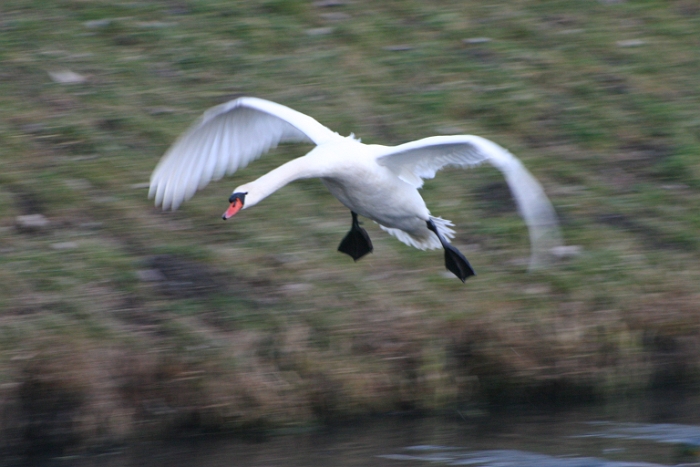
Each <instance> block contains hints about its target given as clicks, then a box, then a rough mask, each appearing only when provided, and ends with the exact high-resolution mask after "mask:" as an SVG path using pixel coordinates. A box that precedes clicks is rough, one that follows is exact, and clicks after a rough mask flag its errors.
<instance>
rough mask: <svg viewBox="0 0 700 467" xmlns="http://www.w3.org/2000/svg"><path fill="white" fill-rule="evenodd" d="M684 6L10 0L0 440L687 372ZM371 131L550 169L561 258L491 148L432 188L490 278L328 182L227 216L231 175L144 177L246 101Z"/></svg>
mask: <svg viewBox="0 0 700 467" xmlns="http://www.w3.org/2000/svg"><path fill="white" fill-rule="evenodd" d="M699 72H700V5H699V4H698V3H697V2H696V1H695V0H667V1H661V0H634V1H633V0H628V1H621V0H618V1H615V0H600V1H595V0H586V1H580V0H520V1H506V0H502V1H492V2H482V1H476V0H474V1H472V0H459V1H457V0H454V1H451V0H439V1H434V2H424V1H422V0H402V1H399V0H395V1H391V0H389V1H383V2H374V1H370V0H320V1H315V2H314V1H309V0H267V1H260V2H243V1H221V0H198V1H187V0H158V1H155V0H153V1H139V0H55V1H53V2H44V1H39V0H14V1H12V2H3V3H2V4H0V183H1V185H0V261H1V262H2V267H1V268H0V307H1V309H2V312H1V314H0V403H1V404H0V405H1V406H2V423H1V428H2V430H3V433H4V435H3V437H2V439H3V445H4V446H5V447H6V448H7V449H14V450H17V449H19V450H28V449H35V448H37V447H41V448H44V449H48V450H54V451H56V452H66V450H68V451H70V450H76V449H82V448H84V447H86V446H97V445H103V444H109V443H113V442H121V441H124V440H127V441H128V440H129V439H133V438H134V437H136V436H142V435H143V434H145V433H147V434H148V435H149V436H156V437H157V436H166V435H170V434H173V433H178V432H186V433H190V432H201V431H227V432H232V433H240V434H249V433H251V432H260V431H265V430H268V429H272V428H290V427H299V426H308V425H313V424H318V423H326V422H333V421H337V420H343V419H347V418H352V417H358V416H364V415H368V414H377V413H391V412H396V411H402V412H403V411H414V412H418V413H421V412H431V411H440V410H447V409H450V408H454V407H464V406H468V405H472V404H481V405H482V406H484V404H486V405H488V404H495V405H500V404H506V403H528V404H540V403H544V404H550V403H566V402H580V401H596V400H604V399H606V398H613V397H624V396H629V395H633V394H639V393H642V392H643V391H646V390H648V389H650V388H664V387H675V388H678V387H682V388H687V389H691V390H692V389H695V388H696V387H697V383H698V378H697V377H698V374H699V373H698V370H699V369H700V323H699V320H700V307H699V305H698V302H699V299H700V238H699V236H698V230H699V229H700V205H699V204H700V203H699V199H700V163H698V154H700V111H699V110H698V109H699V108H700V80H698V76H699ZM241 95H251V96H257V97H263V98H267V99H270V100H273V101H276V102H279V103H282V104H285V105H288V106H290V107H292V108H295V109H297V110H299V111H302V112H305V113H307V114H309V115H311V116H313V117H315V118H316V119H318V120H319V121H320V122H322V123H323V124H325V125H327V126H329V127H330V128H332V129H333V130H335V131H338V132H339V133H341V134H343V135H347V134H349V133H350V132H354V133H355V134H356V135H357V136H358V137H361V138H362V140H363V142H365V143H378V144H389V145H390V144H399V143H403V142H406V141H409V140H413V139H418V138H422V137H427V136H432V135H436V134H462V133H463V134H477V135H481V136H484V137H487V138H490V139H492V140H494V141H496V142H498V143H499V144H501V145H503V146H505V147H507V148H509V149H510V150H511V151H512V152H513V153H514V154H515V155H517V156H518V157H520V158H521V159H522V161H523V162H524V164H525V165H526V166H527V167H528V168H529V169H530V170H531V171H532V173H533V174H534V175H535V176H536V177H537V178H538V179H539V180H540V181H541V183H542V184H543V186H544V188H545V191H546V192H547V193H548V195H549V196H550V198H551V200H552V202H553V204H554V205H555V208H556V209H557V212H558V214H559V216H560V219H561V222H562V227H563V233H564V237H565V241H566V242H567V244H568V245H570V246H572V248H571V249H570V250H568V253H569V254H568V255H566V256H567V257H566V258H563V259H562V260H561V261H560V262H559V263H558V264H557V265H555V266H554V267H553V268H551V269H548V270H545V271H538V272H534V273H527V271H526V265H527V259H528V255H529V250H528V247H529V245H528V239H527V230H526V228H525V226H524V224H523V223H522V221H521V219H520V218H519V216H518V215H517V213H516V212H515V209H514V206H513V204H512V201H511V200H510V195H509V193H508V190H507V186H506V185H505V182H504V181H503V179H502V177H501V175H500V174H499V173H498V172H497V171H496V170H495V169H492V168H489V167H483V168H479V169H476V170H472V171H463V170H448V171H444V172H442V173H441V174H439V176H438V178H436V179H435V180H432V181H429V182H428V183H427V184H426V186H425V188H424V190H423V194H424V197H425V199H426V201H427V203H428V206H429V207H430V209H431V210H432V211H433V213H434V214H436V215H440V216H443V217H445V218H447V219H451V220H452V221H454V223H455V224H456V226H457V229H458V236H457V238H456V240H455V243H456V245H457V246H458V247H460V249H461V250H462V251H463V252H464V253H465V254H466V256H467V257H468V258H469V259H470V261H471V262H472V264H473V265H474V267H475V269H476V270H477V272H478V273H479V275H478V276H477V277H474V278H472V279H470V280H469V281H467V283H466V285H463V284H462V283H461V282H460V281H459V280H457V279H456V278H455V277H454V276H452V275H451V274H450V273H448V272H447V271H445V270H444V267H443V259H442V253H441V252H435V251H433V252H422V251H418V250H415V249H411V248H409V247H407V246H405V245H403V244H401V243H399V242H397V241H396V240H395V239H393V238H391V237H389V236H388V235H386V234H384V233H383V232H381V231H380V230H379V228H378V227H377V226H376V225H373V224H371V223H366V224H365V227H366V228H367V229H368V231H369V233H370V236H371V237H372V240H373V242H374V245H375V251H374V254H373V255H369V256H368V257H365V258H363V259H362V260H361V261H359V262H358V263H353V262H352V261H351V260H350V259H349V258H348V257H347V256H345V255H342V254H340V253H338V252H337V251H336V248H337V245H338V243H339V242H340V240H341V239H342V237H343V236H344V235H345V233H346V231H347V229H348V227H349V225H350V220H349V219H350V217H349V215H348V212H347V209H345V208H344V207H343V206H341V205H340V203H338V202H337V201H336V200H335V199H334V198H333V197H332V196H331V195H330V194H328V193H327V192H326V190H325V189H324V188H323V186H322V185H321V184H320V182H318V181H317V180H310V181H301V182H296V183H294V184H292V185H289V186H287V187H286V188H284V189H283V190H281V191H280V192H278V193H276V194H275V195H273V196H272V197H270V198H268V199H267V200H265V201H264V202H263V203H261V204H260V205H259V206H256V207H255V209H251V210H249V211H246V212H244V213H243V214H241V215H240V216H237V217H236V218H235V219H234V220H232V221H230V222H226V223H224V222H222V221H221V219H220V215H221V212H223V210H224V209H225V208H226V207H227V198H228V196H229V194H230V192H231V190H232V189H233V187H234V186H236V185H239V184H241V183H244V182H247V181H250V180H252V179H254V178H256V177H258V176H260V175H261V174H263V173H265V172H266V171H268V170H270V169H272V168H274V167H276V166H277V165H279V164H281V163H283V162H284V161H286V160H289V159H290V158H292V157H297V156H300V155H302V154H304V152H305V151H307V150H308V149H309V148H308V147H281V148H279V149H277V150H276V151H274V152H273V153H270V154H269V155H268V156H266V157H264V158H263V159H261V160H260V161H258V162H256V163H254V164H253V165H251V166H250V167H249V168H248V169H246V170H245V171H241V172H239V173H237V174H235V176H234V177H233V178H229V179H225V180H223V181H221V182H218V183H214V184H211V185H210V186H208V187H207V188H206V189H205V190H203V191H202V192H200V193H199V194H198V195H197V196H196V197H195V198H194V199H193V200H192V201H190V202H189V203H187V204H186V205H185V206H184V207H183V208H181V209H180V210H179V211H177V212H175V213H170V212H168V213H163V212H161V211H159V210H156V209H155V208H154V207H153V206H152V203H151V202H150V201H149V200H148V199H147V198H146V193H147V182H148V179H149V176H150V172H151V170H152V169H153V167H154V166H155V164H156V163H157V161H158V160H159V158H160V156H161V155H162V154H163V152H164V151H165V150H166V149H167V147H168V146H169V144H170V143H172V142H173V140H174V139H175V138H176V137H177V136H178V135H179V134H180V133H181V132H182V131H184V130H185V129H186V128H187V126H188V125H189V124H190V123H191V122H192V121H193V120H194V119H195V118H196V117H197V116H198V115H199V114H200V113H201V112H203V111H204V110H205V109H206V108H208V107H210V106H212V105H215V104H218V103H221V102H224V101H226V100H229V99H232V98H235V97H238V96H241Z"/></svg>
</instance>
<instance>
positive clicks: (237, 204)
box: [221, 198, 243, 220]
mask: <svg viewBox="0 0 700 467" xmlns="http://www.w3.org/2000/svg"><path fill="white" fill-rule="evenodd" d="M241 208H243V201H241V200H240V199H238V198H236V199H234V200H233V202H232V203H231V206H229V207H228V209H227V210H226V212H225V213H224V215H223V216H221V218H222V219H223V220H226V219H228V218H229V217H231V216H233V215H234V214H236V213H237V212H238V211H240V210H241Z"/></svg>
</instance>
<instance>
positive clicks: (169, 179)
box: [149, 97, 560, 280]
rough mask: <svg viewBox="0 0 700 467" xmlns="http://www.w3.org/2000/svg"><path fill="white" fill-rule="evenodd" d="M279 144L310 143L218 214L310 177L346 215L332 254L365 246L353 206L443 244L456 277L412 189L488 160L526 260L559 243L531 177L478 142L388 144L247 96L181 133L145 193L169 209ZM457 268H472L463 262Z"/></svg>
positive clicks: (417, 243) (400, 232) (422, 240)
mask: <svg viewBox="0 0 700 467" xmlns="http://www.w3.org/2000/svg"><path fill="white" fill-rule="evenodd" d="M284 142H309V143H314V144H316V147H315V148H314V149H313V150H311V151H310V152H309V153H308V154H306V155H305V156H303V157H299V158H297V159H294V160H291V161H289V162H287V163H286V164H283V165H281V166H280V167H278V168H276V169H274V170H272V171H270V172H268V173H267V174H265V175H263V176H262V177H260V178H258V179H257V180H254V181H252V182H250V183H247V184H245V185H241V186H239V187H238V188H236V189H235V190H234V191H233V195H232V196H231V198H230V201H231V207H230V208H229V210H228V211H227V213H226V214H225V215H224V218H228V217H230V216H231V215H233V214H235V213H236V212H238V210H240V209H246V208H249V207H251V206H254V205H256V204H257V203H259V202H260V201H262V200H263V199H265V198H266V197H268V196H269V195H271V194H272V193H274V192H275V191H277V190H279V189H280V188H282V187H283V186H285V185H286V184H288V183H290V182H292V181H294V180H298V179H302V178H320V179H321V181H322V182H323V184H324V185H325V186H326V187H327V188H328V190H329V191H330V192H331V193H332V194H333V195H334V196H335V197H336V198H337V199H338V200H339V201H340V202H341V203H343V204H344V205H345V206H346V207H348V208H349V209H350V211H351V212H352V213H353V228H352V229H351V231H350V233H349V234H348V236H349V237H352V238H350V240H348V238H347V237H346V239H345V240H344V241H343V243H342V244H341V248H340V250H341V251H343V252H345V253H348V254H350V255H351V256H353V258H355V259H358V258H359V257H361V256H362V255H364V254H365V253H367V252H369V251H372V246H371V242H370V241H369V236H367V234H366V232H365V231H364V229H362V228H361V227H359V224H357V222H356V215H355V213H357V214H359V215H361V216H364V217H367V218H369V219H371V220H373V221H375V222H377V223H378V224H380V226H381V227H382V228H383V229H384V230H386V231H387V232H389V233H390V234H392V235H394V236H395V237H397V238H398V239H399V240H400V241H402V242H404V243H406V244H408V245H411V246H414V247H416V248H420V249H423V250H425V249H433V248H440V247H444V248H445V251H446V262H447V263H448V268H449V269H450V270H452V271H453V272H455V274H456V275H458V277H460V279H462V280H464V279H466V277H463V275H464V274H461V273H458V272H457V271H455V270H454V269H453V268H452V267H450V264H449V263H450V260H448V258H447V256H448V255H457V257H454V258H452V259H453V260H456V261H457V262H458V263H461V262H462V260H463V261H464V262H466V258H464V257H463V256H462V255H461V253H459V252H458V251H457V250H456V249H455V248H454V247H452V246H451V245H449V242H448V240H447V238H452V237H453V236H454V231H453V230H452V229H450V226H451V225H452V223H451V222H449V221H446V220H443V219H440V218H435V217H432V216H431V215H430V211H429V210H428V208H427V206H426V205H425V202H424V201H423V198H422V197H421V196H420V194H419V192H418V189H419V188H420V187H421V186H422V185H423V179H428V178H433V177H434V176H435V173H436V172H437V171H438V170H440V169H441V168H443V167H445V166H461V167H470V166H474V165H478V164H481V163H483V162H489V163H491V164H492V165H494V166H495V167H496V168H498V169H499V170H501V172H502V173H503V174H504V176H505V177H506V180H507V182H508V184H509V186H510V188H511V190H512V192H513V194H514V198H515V200H516V202H517V205H518V208H519V210H520V213H521V215H522V216H523V217H524V219H525V221H526V223H527V225H528V227H529V229H530V240H531V246H532V257H531V262H530V264H531V266H538V265H540V264H541V263H542V262H543V260H544V259H545V257H546V255H547V253H548V251H549V250H550V249H551V248H552V247H555V246H558V245H559V244H560V237H559V230H558V227H557V220H556V214H555V213H554V210H553V208H552V206H551V204H550V202H549V200H548V199H547V196H546V195H545V194H544V191H543V190H542V188H541V186H540V185H539V183H538V182H537V181H536V180H535V179H534V178H533V177H532V175H530V173H529V172H528V171H527V169H525V168H524V167H523V165H522V164H521V163H520V161H519V160H518V159H516V158H515V157H514V156H513V155H512V154H510V153H509V152H508V151H506V150H505V149H503V148H502V147H500V146H498V145H497V144H495V143H493V142H491V141H489V140H487V139H484V138H481V137H479V136H470V135H458V136H436V137H431V138H424V139H421V140H417V141H413V142H410V143H406V144H402V145H399V146H395V147H388V146H381V145H366V144H362V143H361V142H360V141H358V140H356V139H355V138H354V137H353V136H352V135H351V136H349V137H342V136H340V135H338V134H337V133H334V132H332V131H331V130H329V129H328V128H326V127H325V126H323V125H321V124H320V123H318V122H317V121H316V120H314V119H313V118H311V117H309V116H307V115H304V114H301V113H299V112H297V111H295V110H292V109H290V108H288V107H285V106H282V105H279V104H275V103H274V102H270V101H266V100H262V99H256V98H250V97H244V98H240V99H236V100H233V101H231V102H228V103H226V104H222V105H219V106H217V107H214V108H212V109H209V110H208V111H207V112H206V113H205V114H204V115H203V116H202V118H201V119H200V120H199V121H198V122H196V123H195V124H194V125H193V126H192V127H191V128H190V129H189V130H188V131H187V132H186V133H185V134H184V135H182V136H181V137H180V139H178V141H176V142H175V144H173V146H172V147H171V148H170V149H169V150H168V152H167V153H166V154H165V155H164V156H163V158H162V160H161V161H160V163H159V164H158V166H157V167H156V169H155V170H154V171H153V175H152V176H151V185H150V192H149V196H151V197H153V196H155V202H156V206H158V205H161V204H162V206H163V209H173V210H175V209H177V208H178V207H179V206H180V204H181V203H182V202H183V201H185V200H187V199H189V198H191V197H192V196H193V195H194V193H195V191H196V190H197V189H201V188H203V187H204V186H205V185H206V184H207V183H209V182H210V181H211V180H218V179H220V178H221V177H223V176H224V175H230V174H232V173H234V172H235V171H236V170H237V169H239V168H243V167H245V166H246V165H248V163H249V162H251V161H252V160H254V159H257V158H258V157H259V156H260V155H262V154H264V153H265V152H267V151H268V150H269V149H270V148H273V147H275V146H277V145H278V144H279V143H284ZM353 235H354V236H353ZM360 237H364V240H363V239H362V238H360ZM365 240H366V244H365ZM347 241H350V243H355V242H356V241H357V242H359V247H358V248H359V252H358V253H357V254H353V253H351V252H350V251H348V250H346V249H342V248H343V245H344V244H345V243H346V242H347ZM346 248H347V247H346ZM455 252H456V253H455ZM468 266H469V265H468V262H466V267H468ZM460 267H464V266H460ZM465 274H466V276H467V277H468V276H469V275H472V274H473V271H471V268H470V267H468V272H467V273H465Z"/></svg>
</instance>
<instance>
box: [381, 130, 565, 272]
mask: <svg viewBox="0 0 700 467" xmlns="http://www.w3.org/2000/svg"><path fill="white" fill-rule="evenodd" d="M380 151H381V152H380V153H379V154H378V156H377V163H379V164H381V165H383V166H385V167H387V168H389V169H390V170H391V171H392V172H394V173H395V174H396V175H397V176H398V177H399V178H401V179H402V180H403V181H405V182H406V183H409V184H411V185H413V186H415V187H416V188H420V187H421V186H422V185H423V179H428V178H433V177H434V176H435V173H436V172H437V171H438V170H440V169H442V168H443V167H446V166H457V167H473V166H475V165H479V164H481V163H484V162H488V163H490V164H491V165H493V166H494V167H496V168H497V169H499V170H500V171H501V172H502V173H503V175H504V176H505V178H506V181H507V182H508V186H509V187H510V189H511V191H512V193H513V197H514V198H515V201H516V204H517V206H518V210H519V211H520V214H521V215H522V217H523V218H524V219H525V223H526V224H527V226H528V229H529V231H530V245H531V248H532V256H531V260H530V267H531V268H536V267H538V266H540V265H543V264H544V263H546V261H547V259H548V256H549V255H550V254H551V253H550V252H551V249H552V248H554V247H557V246H560V245H561V235H560V233H559V225H558V222H557V215H556V213H555V212H554V208H553V207H552V204H551V203H550V202H549V199H548V198H547V195H546V194H545V193H544V190H542V187H541V186H540V184H539V183H538V182H537V180H535V178H534V177H533V176H532V174H530V172H528V170H527V169H526V168H525V167H524V166H523V164H522V163H521V162H520V161H519V160H518V159H517V158H516V157H515V156H513V155H512V154H511V153H510V152H508V151H507V150H505V149H504V148H502V147H501V146H499V145H497V144H496V143H494V142H492V141H489V140H487V139H485V138H481V137H479V136H472V135H460V136H435V137H432V138H425V139H420V140H418V141H412V142H410V143H406V144H402V145H400V146H395V147H392V148H384V149H382V150H380Z"/></svg>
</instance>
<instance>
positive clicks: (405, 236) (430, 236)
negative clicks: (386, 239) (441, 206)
mask: <svg viewBox="0 0 700 467" xmlns="http://www.w3.org/2000/svg"><path fill="white" fill-rule="evenodd" d="M430 219H431V220H432V221H433V223H434V224H435V227H436V228H437V230H438V232H440V235H442V237H443V238H445V239H446V240H449V239H450V238H454V236H455V231H454V230H453V229H451V228H450V227H453V226H454V224H453V223H452V222H451V221H448V220H447V219H443V218H442V217H433V216H430ZM379 227H381V228H382V230H384V231H386V232H389V233H390V234H391V235H393V236H394V237H396V238H397V239H398V240H399V241H400V242H403V243H405V244H406V245H408V246H412V247H414V248H418V249H419V250H436V249H438V248H442V244H441V243H440V240H439V239H438V238H437V235H435V234H434V233H432V232H431V231H429V230H428V228H427V226H426V228H425V232H426V235H425V236H418V235H411V234H410V233H408V232H405V231H403V230H401V229H393V228H391V227H385V226H383V225H381V224H379Z"/></svg>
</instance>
